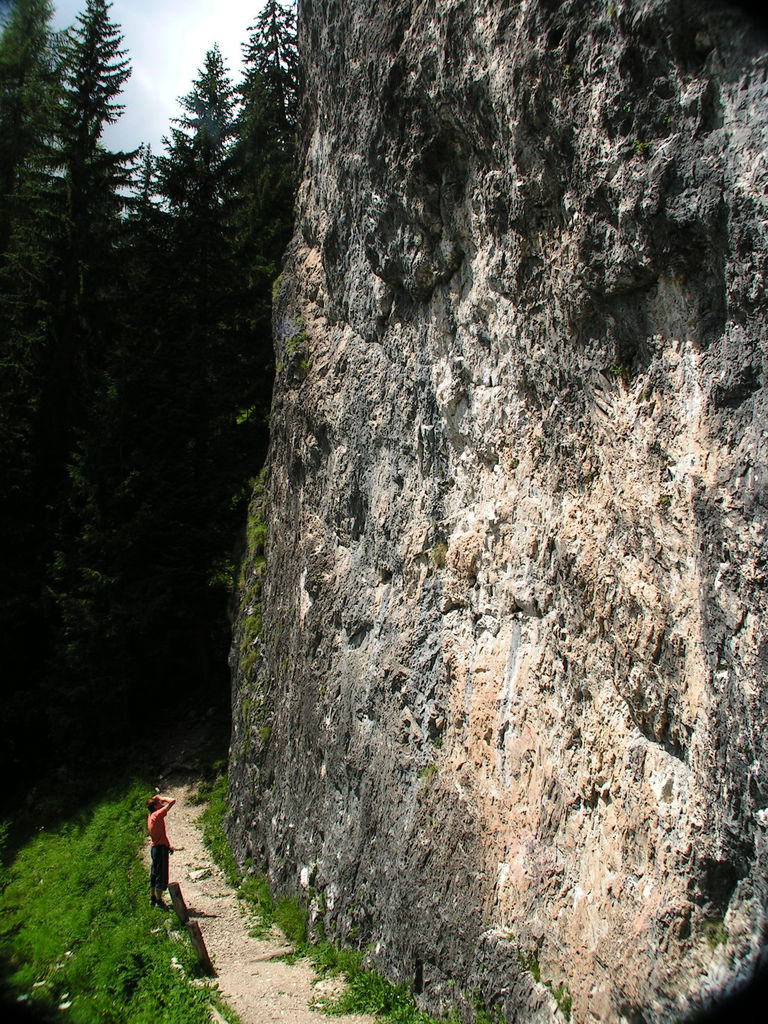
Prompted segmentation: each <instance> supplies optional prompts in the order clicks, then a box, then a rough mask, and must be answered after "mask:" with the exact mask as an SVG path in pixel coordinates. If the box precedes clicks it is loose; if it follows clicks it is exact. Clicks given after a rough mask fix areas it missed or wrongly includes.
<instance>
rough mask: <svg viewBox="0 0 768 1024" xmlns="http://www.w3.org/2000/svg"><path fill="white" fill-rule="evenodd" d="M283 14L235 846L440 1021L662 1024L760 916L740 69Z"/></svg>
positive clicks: (761, 844)
mask: <svg viewBox="0 0 768 1024" xmlns="http://www.w3.org/2000/svg"><path fill="white" fill-rule="evenodd" d="M299 16H300V42H301V48H302V59H303V66H304V71H305V78H306V101H305V109H304V117H303V128H302V147H303V148H302V162H301V172H300V185H299V191H298V197H297V207H296V210H297V220H296V230H295V235H294V239H293V242H292V244H291V246H290V249H289V253H288V258H287V263H286V267H285V270H284V273H283V276H282V278H281V283H280V288H279V293H278V297H277V304H276V330H275V338H276V360H277V379H276V389H275V398H274V405H273V410H272V442H271V449H270V456H269V462H268V467H267V472H266V474H265V477H264V480H263V482H262V483H261V484H260V485H259V488H258V489H257V492H256V493H255V495H254V500H253V505H252V510H251V520H250V522H249V530H248V534H249V547H248V553H247V556H246V559H245V562H244V565H243V573H242V585H241V588H240V593H239V609H238V614H237V622H236V630H235V643H234V646H233V653H232V663H233V671H234V678H235V688H234V703H233V733H232V751H231V756H232V762H231V771H230V800H231V803H232V808H233V810H232V820H231V823H230V837H231V840H232V842H233V845H234V847H235V849H236V851H237V853H238V856H239V857H240V858H241V859H245V858H247V857H253V858H255V860H256V861H257V862H259V863H261V864H264V865H266V866H267V868H268V871H269V875H270V878H271V880H272V882H273V884H274V885H275V886H276V887H277V888H281V889H285V890H288V891H292V892H294V893H301V894H303V896H304V897H305V899H306V900H307V902H308V903H309V905H310V911H311V919H312V921H313V922H314V926H315V928H316V929H317V930H318V931H321V930H323V929H324V930H325V933H327V934H328V935H331V936H335V937H337V938H339V939H345V940H346V941H350V942H354V943H357V944H359V945H362V946H366V945H368V944H372V947H373V954H372V955H373V956H374V959H375V960H376V962H377V963H378V965H379V967H380V968H381V969H382V970H383V971H384V972H385V973H386V974H387V975H388V976H389V977H390V978H392V979H393V980H395V981H398V982H401V983H404V984H406V985H408V986H409V987H411V989H412V990H413V992H414V994H415V995H416V998H417V1000H418V1001H419V1003H420V1005H422V1006H423V1007H425V1008H427V1009H429V1010H430V1011H432V1012H438V1011H447V1010H448V1009H449V1008H450V1007H451V1006H452V1005H455V1006H457V1007H458V1010H459V1013H460V1015H461V1016H462V1018H463V1019H465V1020H471V1019H472V1013H473V1009H472V1008H473V1006H474V1000H475V996H479V997H480V998H481V999H482V1000H483V1001H484V1002H485V1003H486V1005H489V1006H490V1005H495V1006H498V1007H499V1008H500V1009H501V1010H502V1012H503V1014H504V1015H505V1018H506V1019H507V1020H510V1021H511V1020H515V1019H517V1020H526V1021H537V1022H538V1021H542V1022H545V1021H549V1020H554V1019H559V1018H558V1015H559V1014H560V1013H561V1011H562V1009H563V1007H564V1005H565V999H566V997H568V998H570V999H571V1001H572V1013H573V1019H574V1020H576V1021H584V1022H592V1021H601V1022H602V1021H617V1022H618V1021H620V1020H622V1019H623V1020H626V1021H633V1022H635V1021H637V1022H640V1021H648V1022H650V1021H671V1020H673V1019H676V1018H678V1017H681V1016H682V1015H684V1014H685V1013H686V1012H688V1011H689V1010H693V1009H695V1008H697V1007H699V1006H701V1005H702V1004H706V1002H707V1001H708V1000H709V999H711V998H713V997H714V996H716V995H717V994H718V993H720V992H722V991H723V990H724V989H726V988H728V986H730V985H733V984H735V983H737V982H738V981H739V980H740V979H744V978H747V977H749V975H750V973H751V972H752V971H753V970H754V968H755V966H756V964H757V962H758V960H759V958H760V956H761V955H762V954H764V953H765V940H764V936H765V934H766V927H767V926H768V921H766V910H765V908H766V905H768V829H767V822H766V813H765V809H766V807H767V806H768V762H767V761H766V735H767V730H766V724H767V723H768V691H767V688H766V678H767V677H768V615H767V614H766V613H767V612H768V608H767V607H766V606H767V605H768V588H767V586H766V584H767V583H768V532H767V527H768V437H767V434H768V419H767V415H766V414H767V413H768V392H767V390H766V381H765V366H766V354H767V353H766V348H767V347H768V342H767V340H766V339H767V338H768V330H767V328H768V303H767V300H766V290H765V288H766V283H765V275H766V272H767V270H766V253H767V252H768V199H767V198H766V196H767V195H768V43H767V42H766V39H765V36H764V35H762V34H761V33H760V31H758V30H757V29H756V28H755V27H754V26H750V25H749V24H748V23H747V22H745V21H744V19H743V17H742V16H741V15H740V14H739V13H738V12H737V11H736V10H735V9H734V8H732V7H730V6H727V5H718V4H713V3H699V2H686V3H685V4H679V3H672V2H666V0H637V2H632V3H629V2H623V0H616V2H615V3H609V4H607V3H604V2H602V0H601V2H592V0H588V2H584V0H579V2H576V0H571V2H569V0H565V2H559V0H558V2H554V0H527V2H525V3H518V2H511V0H439V2H437V0H411V2H407V0H398V2H396V0H379V2H377V3H373V4H372V3H368V2H366V3H361V2H351V0H350V2H348V3H340V2H337V0H303V2H302V3H300V5H299ZM555 997H557V1001H556V998H555ZM558 1001H559V1006H560V1009H558Z"/></svg>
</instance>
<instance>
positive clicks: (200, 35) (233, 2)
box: [53, 0, 263, 154]
mask: <svg viewBox="0 0 768 1024" xmlns="http://www.w3.org/2000/svg"><path fill="white" fill-rule="evenodd" d="M54 2H55V8H56V10H55V14H54V21H53V23H54V27H55V28H67V27H69V26H70V25H73V24H74V23H75V20H76V19H77V15H78V14H79V13H80V11H82V10H85V0H54ZM262 2H263V0H218V2H216V0H113V3H112V8H111V10H110V17H111V19H112V21H114V22H116V23H117V24H118V25H120V27H121V29H122V33H123V36H124V43H123V46H124V47H125V48H126V49H127V50H128V56H129V58H130V60H131V66H132V68H133V74H132V75H131V77H130V79H129V80H128V82H127V83H126V85H125V87H124V89H123V94H122V96H121V98H120V102H122V103H123V104H125V113H124V114H123V116H122V117H121V119H120V121H119V122H118V123H117V124H116V125H115V126H113V127H112V128H108V129H107V131H106V132H105V134H104V141H105V143H106V145H107V146H109V147H110V148H112V149H124V150H131V149H135V148H136V147H137V146H138V145H139V144H140V143H142V142H149V143H151V145H152V150H153V152H154V153H156V154H157V153H160V152H161V149H162V144H161V139H162V137H163V135H167V134H168V130H169V125H170V120H171V118H172V117H177V116H178V114H179V106H178V102H177V100H178V98H179V96H184V95H186V93H188V92H189V90H190V87H191V85H192V80H193V79H194V78H195V77H196V76H197V72H198V71H199V69H200V68H201V67H202V64H203V61H204V60H205V54H206V52H207V51H208V50H210V49H211V47H212V46H213V44H214V43H218V44H219V47H220V48H221V52H222V55H223V57H224V63H225V65H226V67H227V68H229V71H230V77H231V78H233V79H234V80H237V79H238V78H239V75H240V67H241V63H240V60H241V49H240V46H241V44H242V43H244V42H245V41H246V39H247V37H248V27H249V26H250V25H253V23H254V22H255V21H256V18H257V17H258V13H259V11H260V9H261V6H262Z"/></svg>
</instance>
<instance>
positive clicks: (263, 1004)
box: [144, 778, 374, 1024]
mask: <svg viewBox="0 0 768 1024" xmlns="http://www.w3.org/2000/svg"><path fill="white" fill-rule="evenodd" d="M197 788H198V783H197V782H196V781H194V782H192V781H188V780H176V781H175V784H174V779H173V778H171V779H169V780H166V781H164V782H163V790H162V791H163V793H164V794H165V795H167V796H170V797H174V798H175V799H176V803H175V805H174V806H173V807H172V808H171V810H170V811H169V812H168V817H167V818H166V828H167V832H168V838H169V840H170V841H171V843H172V845H173V846H174V847H176V852H175V853H174V854H173V856H172V857H171V868H170V880H171V881H172V882H178V883H179V885H180V887H181V893H182V896H183V898H184V902H185V903H186V905H187V908H188V910H189V913H190V917H191V918H192V919H194V920H196V921H197V922H198V924H199V925H200V930H201V932H202V935H203V939H204V941H205V945H206V948H207V949H208V953H209V955H210V957H211V960H212V961H213V965H214V969H215V971H216V981H217V982H218V986H219V991H220V992H221V994H222V995H223V996H224V998H225V1000H226V1002H227V1003H228V1004H229V1005H230V1006H231V1007H232V1008H233V1009H234V1010H235V1012H236V1013H237V1014H238V1016H239V1017H240V1020H241V1022H242V1024H278V1022H281V1024H321V1022H323V1021H324V1022H326V1024H327V1022H328V1021H329V1020H334V1021H338V1022H339V1024H374V1021H373V1018H372V1017H368V1016H348V1015H347V1016H343V1017H333V1018H329V1017H327V1016H325V1015H323V1014H321V1013H320V1012H319V1010H318V1009H313V1008H312V1007H313V1005H314V1006H317V1003H318V1000H319V999H320V998H321V997H322V996H323V995H328V994H331V993H333V992H335V991H338V985H339V981H338V979H328V980H326V981H321V982H316V981H315V974H314V972H313V970H312V968H311V966H310V965H309V963H308V962H306V961H300V962H298V963H295V964H286V963H283V962H282V961H280V960H279V959H278V958H279V957H280V956H282V955H283V954H285V953H288V952H290V947H289V946H288V945H286V941H285V938H284V936H283V935H282V934H281V933H280V932H278V931H277V929H274V930H273V934H272V935H271V936H267V937H264V938H259V939H255V938H252V937H251V936H250V935H249V934H248V928H249V926H248V921H247V918H246V917H245V915H244V913H243V910H242V908H241V902H240V901H239V900H238V899H237V896H236V894H235V891H234V889H233V888H232V886H231V885H229V883H228V882H227V880H226V878H225V877H224V873H223V872H222V871H221V870H220V869H219V868H218V867H217V866H216V865H215V864H214V863H213V860H212V859H211V855H210V853H209V851H208V850H207V848H206V847H205V846H204V845H203V840H202V833H201V831H200V828H199V826H198V825H197V818H198V817H199V815H200V813H201V810H202V808H201V807H200V806H199V805H195V804H193V803H192V797H193V795H194V794H195V793H196V792H197ZM144 860H145V863H146V864H147V866H148V865H149V838H147V843H146V847H145V850H144ZM198 873H199V874H198ZM157 913H158V915H159V916H160V915H162V911H158V912H157ZM167 920H169V922H170V927H171V928H172V929H173V928H174V927H175V925H176V915H175V914H168V915H167Z"/></svg>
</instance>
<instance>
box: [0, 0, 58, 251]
mask: <svg viewBox="0 0 768 1024" xmlns="http://www.w3.org/2000/svg"><path fill="white" fill-rule="evenodd" d="M52 16H53V4H52V2H51V0H16V2H15V3H14V4H13V5H12V6H11V8H10V11H9V14H8V17H7V21H6V23H5V25H4V26H3V30H2V36H0V259H1V258H2V254H3V253H4V252H5V249H6V246H7V244H8V238H9V235H10V231H11V219H12V216H13V213H12V211H13V197H14V195H15V193H16V192H17V188H18V184H19V177H20V174H21V173H22V172H23V169H24V167H25V166H26V165H27V163H28V161H30V160H31V159H34V158H35V156H37V155H39V154H40V152H41V151H42V150H43V149H44V146H45V143H46V140H47V139H49V138H50V136H51V134H52V132H53V130H54V118H55V113H56V103H57V99H58V90H57V81H58V54H57V45H56V42H57V37H56V34H55V33H54V32H53V30H52V28H51V18H52Z"/></svg>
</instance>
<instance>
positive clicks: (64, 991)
mask: <svg viewBox="0 0 768 1024" xmlns="http://www.w3.org/2000/svg"><path fill="white" fill-rule="evenodd" d="M149 792H151V786H150V785H149V784H147V783H144V782H137V783H134V784H132V785H131V786H130V787H128V788H126V789H124V790H123V791H122V792H117V793H113V794H111V795H107V796H104V797H103V798H101V799H100V800H98V801H97V802H96V803H95V804H94V805H93V806H92V807H90V808H88V809H83V810H82V811H81V812H80V814H79V815H78V817H77V818H76V820H73V821H70V822H68V823H66V824H63V825H58V826H56V827H55V828H54V829H52V830H51V831H48V830H46V829H44V828H41V829H40V831H39V833H38V834H37V835H36V836H35V837H33V838H32V839H31V840H29V841H27V842H26V843H24V845H23V846H21V848H20V849H18V850H17V851H16V853H15V856H14V857H13V859H10V858H9V861H10V862H9V863H7V864H6V865H4V868H3V873H2V893H1V894H0V962H1V964H2V973H3V981H4V982H5V985H6V987H7V988H8V989H9V990H10V992H11V994H12V995H14V996H15V997H16V998H17V999H19V998H20V999H21V1001H24V1002H26V1003H28V1004H31V1005H34V1006H36V1007H37V1008H38V1010H40V1011H48V1010H50V1011H56V1016H57V1019H58V1020H61V1021H68V1022H75V1024H90V1022H91V1021H94V1022H95V1021H102V1022H103V1021H109V1022H110V1024H123V1022H125V1024H208V1021H209V1019H210V1017H209V1007H210V1005H211V1001H212V999H214V998H215V996H214V993H213V992H211V991H210V990H209V989H208V988H207V987H204V986H201V985H199V984H198V985H193V984H191V983H190V982H191V981H192V980H197V978H198V975H199V969H198V966H197V961H196V958H195V955H194V953H193V951H192V948H191V946H190V944H189V941H188V939H187V938H186V936H184V935H183V933H182V932H178V933H177V935H178V938H173V937H169V934H168V932H167V930H166V927H165V921H170V920H171V918H170V916H169V915H167V914H164V913H162V912H161V911H158V910H156V909H154V908H151V907H150V906H149V901H148V896H149V892H148V889H149V881H148V877H147V872H146V869H145V868H144V865H143V864H142V862H141V860H140V850H141V847H142V844H143V842H144V832H145V820H146V817H145V816H146V811H145V808H144V801H145V799H146V796H147V793H149ZM173 920H174V921H175V918H174V919H173ZM67 1004H68V1005H67ZM59 1006H64V1007H65V1009H64V1010H59V1011H57V1007H59Z"/></svg>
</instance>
